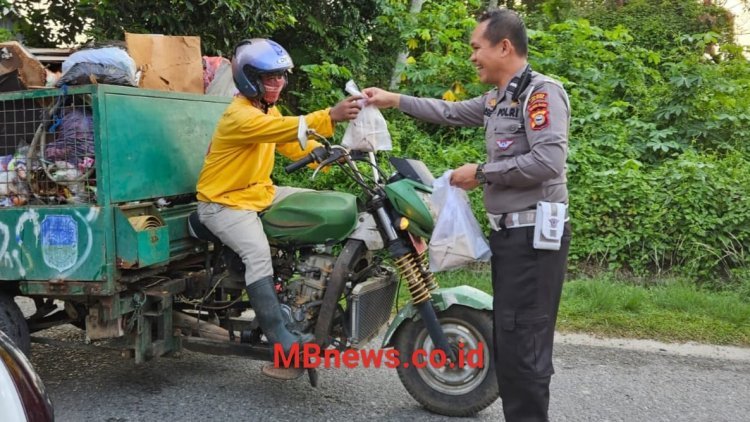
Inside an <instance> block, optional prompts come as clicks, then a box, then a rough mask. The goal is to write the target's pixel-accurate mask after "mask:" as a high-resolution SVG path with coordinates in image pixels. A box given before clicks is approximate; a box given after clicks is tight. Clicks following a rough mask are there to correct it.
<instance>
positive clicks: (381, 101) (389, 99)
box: [362, 88, 401, 108]
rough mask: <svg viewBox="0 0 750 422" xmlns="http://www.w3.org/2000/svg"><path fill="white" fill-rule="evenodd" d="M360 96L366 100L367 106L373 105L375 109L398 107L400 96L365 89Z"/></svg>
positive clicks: (378, 89) (384, 91)
mask: <svg viewBox="0 0 750 422" xmlns="http://www.w3.org/2000/svg"><path fill="white" fill-rule="evenodd" d="M362 94H364V95H365V98H366V99H367V105H374V106H375V107H377V108H388V107H398V105H399V103H400V102H401V95H400V94H395V93H393V92H388V91H386V90H384V89H380V88H365V89H364V90H362Z"/></svg>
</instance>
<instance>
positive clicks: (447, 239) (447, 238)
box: [429, 170, 490, 272]
mask: <svg viewBox="0 0 750 422" xmlns="http://www.w3.org/2000/svg"><path fill="white" fill-rule="evenodd" d="M451 173H453V171H452V170H448V171H446V172H445V173H444V174H443V175H442V176H440V177H439V178H438V179H437V180H435V182H434V183H433V185H432V187H433V192H432V205H433V207H434V208H435V209H436V210H438V217H437V222H436V223H435V228H434V229H433V231H432V238H431V239H430V245H429V250H430V271H432V272H438V271H446V270H451V269H455V268H459V267H463V266H466V265H468V264H471V263H472V262H476V261H487V260H489V259H490V247H489V244H488V243H487V240H486V239H485V238H484V234H482V229H481V228H480V227H479V223H478V222H477V219H476V217H474V213H473V212H472V211H471V207H470V206H469V197H468V196H467V195H466V192H464V190H463V189H461V188H457V187H455V186H451V184H450V178H451Z"/></svg>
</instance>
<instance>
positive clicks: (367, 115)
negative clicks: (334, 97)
mask: <svg viewBox="0 0 750 422" xmlns="http://www.w3.org/2000/svg"><path fill="white" fill-rule="evenodd" d="M346 92H348V93H349V95H360V96H363V95H362V93H361V92H360V91H359V88H358V87H357V84H355V83H354V81H349V82H347V83H346ZM363 97H364V96H363ZM365 102H366V101H365V100H364V99H362V100H360V105H361V106H362V110H360V112H359V114H358V115H357V117H356V118H355V119H354V120H351V121H350V122H349V126H348V127H347V128H346V132H344V139H342V140H341V145H343V146H344V147H346V148H349V149H351V150H357V151H367V152H371V151H372V152H374V151H390V150H391V149H393V145H392V143H391V134H390V133H388V124H387V123H386V122H385V118H384V117H383V115H382V114H381V113H380V110H378V108H377V107H375V106H372V105H370V106H365Z"/></svg>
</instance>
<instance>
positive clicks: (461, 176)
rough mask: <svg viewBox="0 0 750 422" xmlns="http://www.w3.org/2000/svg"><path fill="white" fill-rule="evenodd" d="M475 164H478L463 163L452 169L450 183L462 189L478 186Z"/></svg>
mask: <svg viewBox="0 0 750 422" xmlns="http://www.w3.org/2000/svg"><path fill="white" fill-rule="evenodd" d="M477 166H478V164H464V165H462V166H461V167H459V168H457V169H455V170H453V173H451V185H452V186H457V187H459V188H461V189H463V190H472V189H474V188H475V187H477V186H479V180H477V179H476V177H475V175H476V173H477Z"/></svg>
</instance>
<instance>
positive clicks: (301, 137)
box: [297, 116, 307, 150]
mask: <svg viewBox="0 0 750 422" xmlns="http://www.w3.org/2000/svg"><path fill="white" fill-rule="evenodd" d="M297 140H298V141H299V146H300V148H302V149H303V150H304V149H305V148H307V121H306V120H305V116H299V123H298V126H297Z"/></svg>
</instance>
